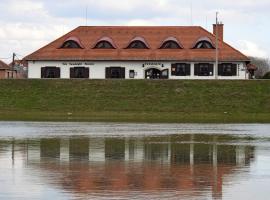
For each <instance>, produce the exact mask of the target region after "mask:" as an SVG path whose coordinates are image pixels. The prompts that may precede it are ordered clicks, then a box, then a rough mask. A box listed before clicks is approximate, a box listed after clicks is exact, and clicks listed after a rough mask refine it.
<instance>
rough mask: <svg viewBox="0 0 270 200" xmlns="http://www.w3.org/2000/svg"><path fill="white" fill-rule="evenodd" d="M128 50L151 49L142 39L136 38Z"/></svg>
mask: <svg viewBox="0 0 270 200" xmlns="http://www.w3.org/2000/svg"><path fill="white" fill-rule="evenodd" d="M127 49H149V45H148V44H147V43H146V41H145V40H144V39H143V38H142V37H136V38H134V39H133V40H132V41H131V42H130V43H129V45H128V46H127Z"/></svg>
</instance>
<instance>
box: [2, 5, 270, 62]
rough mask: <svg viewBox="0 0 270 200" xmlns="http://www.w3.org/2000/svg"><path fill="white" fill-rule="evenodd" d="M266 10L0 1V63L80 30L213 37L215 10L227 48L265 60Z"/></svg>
mask: <svg viewBox="0 0 270 200" xmlns="http://www.w3.org/2000/svg"><path fill="white" fill-rule="evenodd" d="M269 9H270V0H257V1H254V0H203V1H202V0H124V1H120V0H0V59H1V60H3V61H5V62H10V60H11V56H12V53H13V52H15V53H16V54H17V58H19V59H21V58H23V57H24V56H26V55H28V54H30V53H32V52H34V51H35V50H37V49H39V48H41V47H42V46H44V45H46V44H48V43H49V42H51V41H53V40H55V39H57V38H58V37H60V36H62V35H63V34H65V33H67V32H69V31H70V30H72V29H74V28H76V27H77V26H81V25H94V26H98V25H129V26H132V25H150V26H154V25H162V26H163V25H164V26H165V25H173V26H189V25H196V26H202V27H204V28H206V29H207V30H209V31H210V32H212V24H213V23H215V13H216V12H217V11H218V12H219V21H221V22H222V23H224V40H225V41H226V42H227V43H229V44H230V45H232V46H233V47H235V48H237V49H238V50H240V51H242V52H243V53H245V54H246V55H248V56H256V57H265V58H269V57H270V12H269ZM86 11H87V12H86ZM86 13H87V14H86ZM86 16H87V17H86Z"/></svg>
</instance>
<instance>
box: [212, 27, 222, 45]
mask: <svg viewBox="0 0 270 200" xmlns="http://www.w3.org/2000/svg"><path fill="white" fill-rule="evenodd" d="M223 28H224V24H222V23H218V25H216V24H213V34H214V35H216V33H217V32H218V39H219V40H221V41H223Z"/></svg>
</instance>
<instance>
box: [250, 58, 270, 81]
mask: <svg viewBox="0 0 270 200" xmlns="http://www.w3.org/2000/svg"><path fill="white" fill-rule="evenodd" d="M250 60H251V63H252V64H254V65H256V67H257V68H258V69H257V70H256V71H255V77H256V78H262V77H263V76H264V75H265V74H266V73H267V72H269V71H270V60H269V58H258V57H250Z"/></svg>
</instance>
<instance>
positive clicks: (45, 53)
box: [25, 26, 249, 61]
mask: <svg viewBox="0 0 270 200" xmlns="http://www.w3.org/2000/svg"><path fill="white" fill-rule="evenodd" d="M70 37H76V38H78V39H79V40H80V42H81V43H82V45H83V46H84V48H83V49H59V46H61V45H62V44H63V43H64V42H65V41H66V40H67V39H68V38H70ZM102 37H108V38H111V39H112V41H114V43H115V45H116V46H117V47H118V48H117V49H93V48H92V47H93V45H94V44H96V43H97V41H99V40H100V38H102ZM136 37H141V38H144V39H145V41H146V42H147V44H148V45H149V47H150V49H125V48H126V46H127V44H129V43H130V42H131V41H132V39H134V38H136ZM169 37H174V38H176V39H177V40H178V41H179V42H180V43H181V45H182V46H183V49H159V47H160V44H161V43H162V42H163V41H164V40H166V39H167V38H169ZM203 37H208V38H209V39H210V40H211V41H215V36H214V35H213V34H212V33H210V32H208V31H207V30H205V29H203V28H202V27H199V26H145V27H143V26H80V27H78V28H76V29H74V30H72V31H71V32H69V33H67V34H66V35H64V36H62V37H60V38H59V39H57V40H55V41H53V42H52V43H50V44H48V45H47V46H45V47H43V48H41V49H39V50H37V51H36V52H34V53H32V54H30V55H28V56H26V57H25V60H89V61H91V60H93V61H95V60H119V61H120V60H144V61H155V60H159V61H161V60H168V61H174V60H175V61H176V60H181V61H215V50H214V49H192V47H193V45H194V43H195V42H196V41H197V40H198V38H203ZM219 49H220V50H219V60H220V61H249V58H248V57H246V56H245V55H244V54H242V53H241V52H239V51H238V50H236V49H234V48H233V47H231V46H230V45H228V44H227V43H225V42H223V41H221V40H220V41H219Z"/></svg>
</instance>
